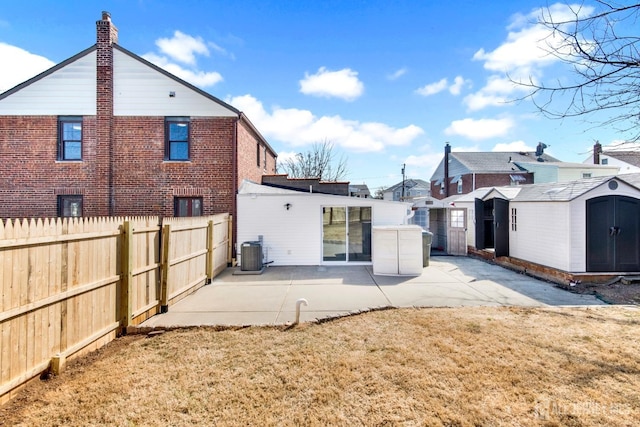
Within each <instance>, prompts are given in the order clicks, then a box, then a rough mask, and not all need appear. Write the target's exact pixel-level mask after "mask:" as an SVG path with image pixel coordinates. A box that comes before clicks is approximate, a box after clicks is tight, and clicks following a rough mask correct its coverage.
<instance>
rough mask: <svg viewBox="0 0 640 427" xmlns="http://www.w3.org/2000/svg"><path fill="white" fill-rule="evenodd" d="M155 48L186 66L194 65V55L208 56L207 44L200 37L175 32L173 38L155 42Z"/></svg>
mask: <svg viewBox="0 0 640 427" xmlns="http://www.w3.org/2000/svg"><path fill="white" fill-rule="evenodd" d="M156 46H158V49H160V52H162V53H164V54H165V55H168V56H169V57H170V58H172V59H173V60H175V61H178V62H182V63H183V64H187V65H195V64H196V54H198V55H203V56H209V49H208V48H207V44H206V43H205V42H204V40H202V38H201V37H192V36H190V35H188V34H184V33H183V32H181V31H177V30H176V31H175V32H174V33H173V38H170V39H162V38H161V39H158V40H156ZM214 46H215V45H214Z"/></svg>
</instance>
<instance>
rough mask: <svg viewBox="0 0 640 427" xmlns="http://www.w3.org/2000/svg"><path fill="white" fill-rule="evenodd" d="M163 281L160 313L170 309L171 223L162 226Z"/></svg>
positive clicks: (161, 283) (161, 284)
mask: <svg viewBox="0 0 640 427" xmlns="http://www.w3.org/2000/svg"><path fill="white" fill-rule="evenodd" d="M161 240H162V281H161V282H160V313H166V312H167V311H169V289H168V285H169V270H170V268H169V253H170V252H169V248H170V245H171V224H165V225H163V226H162V239H161Z"/></svg>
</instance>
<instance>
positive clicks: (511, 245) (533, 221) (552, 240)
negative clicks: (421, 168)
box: [451, 174, 640, 273]
mask: <svg viewBox="0 0 640 427" xmlns="http://www.w3.org/2000/svg"><path fill="white" fill-rule="evenodd" d="M476 199H478V200H479V201H482V202H485V203H486V202H489V203H490V204H489V206H490V207H491V209H490V210H493V209H494V208H493V206H494V204H493V203H494V202H495V199H502V200H505V201H507V203H508V209H507V210H506V212H505V214H504V217H505V219H506V221H505V223H504V224H503V225H502V227H508V228H507V230H508V232H507V233H508V243H507V245H508V246H507V253H506V255H508V256H509V257H513V258H518V259H521V260H524V261H529V262H533V263H536V264H540V265H543V266H547V267H552V268H555V269H558V270H562V271H566V272H572V273H582V272H602V271H620V272H622V271H626V270H625V269H622V268H619V266H624V265H635V268H632V270H630V271H636V269H637V266H638V265H640V215H638V212H640V211H639V210H638V209H639V208H638V207H637V206H640V174H627V175H618V176H609V177H596V178H590V179H583V180H576V181H572V182H565V183H546V184H532V185H522V186H518V187H494V188H482V189H478V190H476V191H474V192H472V193H469V194H465V195H463V196H461V197H459V198H458V199H456V200H455V201H454V202H451V203H452V204H454V205H455V206H456V207H465V208H467V213H468V221H469V227H468V234H467V236H468V239H467V243H468V245H469V246H472V247H476V248H478V247H479V245H478V243H481V242H478V241H477V240H478V236H477V234H476V231H475V230H476V226H475V225H476V222H477V221H478V218H479V216H478V212H476V211H475V209H476V206H478V205H476V203H475V202H476ZM621 199H624V200H621ZM618 200H620V201H621V202H623V203H624V205H625V206H626V208H623V207H619V208H618V207H615V206H617V205H616V204H617V203H618ZM597 201H601V202H602V203H601V204H599V205H596V204H594V202H597ZM614 205H615V206H614ZM590 206H591V209H592V210H591V219H589V218H590V216H589V209H590ZM621 206H622V205H621ZM612 207H613V208H612ZM610 209H614V211H609V210H610ZM617 211H619V212H621V214H620V215H621V216H620V217H617V216H616V214H615V212H617ZM495 212H496V211H495V210H493V214H492V213H491V212H489V211H487V212H485V216H486V215H495ZM480 214H482V212H480ZM480 217H482V215H480ZM489 221H491V219H490V220H489ZM493 221H494V222H493V224H494V226H495V224H496V221H497V220H496V219H495V217H494V218H493ZM619 229H620V230H619ZM502 230H504V228H503V229H502ZM494 231H495V230H494ZM495 232H496V233H497V231H495ZM496 236H497V234H496V235H495V236H494V238H495V239H496V240H495V241H496V242H497V237H496ZM621 238H624V239H626V240H624V242H623V240H620V239H621ZM589 239H591V242H592V246H591V249H589V244H588V240H589ZM617 242H618V243H617ZM616 245H619V246H616ZM489 248H491V247H490V246H489ZM616 248H617V249H616ZM496 253H497V251H496ZM590 263H591V264H592V265H591V266H590V265H589V264H590ZM601 265H604V269H599V268H598V266H601Z"/></svg>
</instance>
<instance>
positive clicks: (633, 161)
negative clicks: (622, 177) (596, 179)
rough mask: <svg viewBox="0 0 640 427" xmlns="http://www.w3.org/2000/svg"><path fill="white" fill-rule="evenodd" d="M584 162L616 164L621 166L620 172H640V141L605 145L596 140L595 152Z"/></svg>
mask: <svg viewBox="0 0 640 427" xmlns="http://www.w3.org/2000/svg"><path fill="white" fill-rule="evenodd" d="M584 163H585V164H594V165H609V166H615V167H618V168H619V170H620V172H619V173H620V174H627V173H638V172H640V143H637V142H627V143H623V144H615V145H609V146H604V147H603V146H602V145H601V144H600V143H599V142H596V143H595V144H594V145H593V153H592V154H591V156H590V157H589V158H588V159H586V160H585V161H584Z"/></svg>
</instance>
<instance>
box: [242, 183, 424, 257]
mask: <svg viewBox="0 0 640 427" xmlns="http://www.w3.org/2000/svg"><path fill="white" fill-rule="evenodd" d="M237 201H238V212H237V227H238V235H237V242H238V249H240V245H241V244H242V243H243V242H247V241H259V240H262V246H263V254H264V259H265V262H267V263H271V264H270V265H321V264H354V263H360V264H363V263H364V264H371V253H372V252H375V250H376V248H375V247H373V248H372V241H371V229H372V227H373V226H378V225H403V224H407V222H408V219H409V218H410V217H411V215H412V213H411V203H401V202H391V201H384V200H376V199H369V198H367V199H364V198H358V197H347V196H336V195H327V194H320V193H306V192H299V191H292V190H285V189H280V188H275V187H269V186H265V185H259V184H256V183H253V182H251V181H244V182H243V183H242V185H241V186H240V189H239V191H238V195H237ZM356 213H357V214H358V215H359V217H358V218H355V214H356ZM330 215H331V218H332V219H334V220H335V224H337V225H335V227H334V225H333V224H332V225H329V222H331V221H330V220H328V218H329V216H330ZM349 227H351V229H349ZM342 230H346V232H343V231H342ZM367 252H368V256H367ZM420 256H421V253H420ZM238 257H239V258H240V263H242V259H241V251H240V250H239V251H238Z"/></svg>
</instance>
